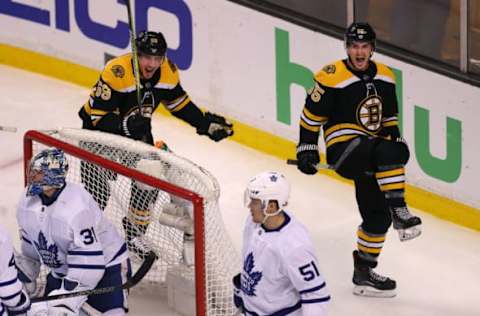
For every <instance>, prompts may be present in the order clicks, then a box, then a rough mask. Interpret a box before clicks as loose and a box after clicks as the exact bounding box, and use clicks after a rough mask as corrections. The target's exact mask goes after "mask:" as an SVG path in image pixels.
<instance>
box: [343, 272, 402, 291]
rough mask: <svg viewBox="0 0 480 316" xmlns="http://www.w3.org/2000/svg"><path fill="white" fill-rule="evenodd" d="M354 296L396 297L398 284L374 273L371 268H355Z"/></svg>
mask: <svg viewBox="0 0 480 316" xmlns="http://www.w3.org/2000/svg"><path fill="white" fill-rule="evenodd" d="M352 281H353V284H355V287H354V288H353V294H355V295H360V296H371V297H394V296H395V295H397V293H395V289H396V287H397V283H396V282H395V281H394V280H392V279H390V278H387V277H385V276H383V275H380V274H378V273H376V272H375V271H373V269H372V268H370V267H362V268H355V270H354V272H353V280H352Z"/></svg>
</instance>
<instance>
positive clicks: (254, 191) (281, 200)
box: [245, 171, 290, 211]
mask: <svg viewBox="0 0 480 316" xmlns="http://www.w3.org/2000/svg"><path fill="white" fill-rule="evenodd" d="M289 195H290V185H289V184H288V182H287V179H286V178H285V176H284V175H283V174H281V173H278V172H276V171H265V172H262V173H260V174H258V175H256V176H255V177H253V178H252V179H251V180H250V181H249V182H248V185H247V189H246V190H245V205H246V206H248V205H249V204H250V201H251V199H259V200H261V201H262V205H263V208H264V209H265V208H266V206H267V204H268V202H269V201H277V203H278V208H279V211H280V210H283V208H284V207H285V206H287V203H288V198H289Z"/></svg>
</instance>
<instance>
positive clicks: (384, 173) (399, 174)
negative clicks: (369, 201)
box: [375, 166, 405, 207]
mask: <svg viewBox="0 0 480 316" xmlns="http://www.w3.org/2000/svg"><path fill="white" fill-rule="evenodd" d="M375 177H376V178H377V182H378V186H379V187H380V191H382V192H383V194H385V199H386V200H387V204H388V205H389V206H391V207H401V206H405V198H404V192H405V168H404V167H403V166H402V167H398V166H396V167H395V166H388V167H383V168H382V170H381V171H378V172H376V173H375Z"/></svg>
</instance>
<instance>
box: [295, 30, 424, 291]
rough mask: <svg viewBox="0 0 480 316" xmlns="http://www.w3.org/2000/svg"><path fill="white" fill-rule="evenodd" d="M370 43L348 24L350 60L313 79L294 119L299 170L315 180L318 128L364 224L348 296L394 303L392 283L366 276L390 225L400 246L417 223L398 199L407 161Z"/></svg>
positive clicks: (391, 89) (389, 81)
mask: <svg viewBox="0 0 480 316" xmlns="http://www.w3.org/2000/svg"><path fill="white" fill-rule="evenodd" d="M375 39H376V35H375V32H374V30H373V29H372V28H371V27H370V25H369V24H368V23H353V24H351V25H350V26H349V27H348V29H347V31H346V33H345V47H346V50H347V55H348V58H346V59H344V60H339V61H336V62H334V63H332V64H329V65H327V66H325V67H323V69H322V70H321V71H320V72H318V73H317V74H316V75H315V78H314V86H313V87H312V88H311V89H310V90H309V91H308V93H307V98H306V101H305V106H304V108H303V112H302V115H301V118H300V140H299V144H298V146H297V159H298V169H299V170H300V171H302V172H303V173H306V174H315V173H316V172H317V169H316V168H315V165H316V164H317V163H319V161H320V157H319V153H318V145H317V144H318V138H319V132H320V128H323V134H324V138H325V144H326V148H327V162H328V163H329V164H331V165H334V166H335V168H336V172H337V173H338V174H339V175H341V176H343V177H345V178H348V179H352V180H353V181H354V183H355V192H356V198H357V203H358V207H359V210H360V214H361V217H362V223H361V225H360V226H359V227H358V231H357V236H358V239H357V246H358V249H357V250H355V251H354V252H353V257H354V275H353V283H354V284H355V289H354V293H355V294H359V295H369V296H394V295H395V291H394V290H395V288H396V283H395V281H394V280H392V279H390V278H387V277H384V276H381V275H378V274H377V273H375V272H374V271H373V270H372V269H373V268H375V267H376V266H377V258H378V256H379V255H380V252H381V250H382V247H383V243H384V241H385V236H386V233H387V230H388V228H389V226H390V225H391V223H392V220H393V228H394V229H396V230H398V233H399V236H400V240H402V241H404V240H409V239H412V238H415V237H417V236H418V235H419V234H420V224H421V220H420V218H418V217H417V216H413V215H412V214H411V213H410V212H409V210H408V208H407V206H406V204H405V199H404V189H405V171H404V167H405V165H406V163H407V161H408V159H409V150H408V146H407V144H406V142H405V141H404V140H403V139H402V138H401V135H400V131H399V128H398V117H397V115H398V107H397V96H396V93H395V77H394V74H393V72H392V71H391V70H390V68H388V67H387V66H385V65H384V64H381V63H379V62H376V61H373V60H371V57H372V55H373V52H374V50H375Z"/></svg>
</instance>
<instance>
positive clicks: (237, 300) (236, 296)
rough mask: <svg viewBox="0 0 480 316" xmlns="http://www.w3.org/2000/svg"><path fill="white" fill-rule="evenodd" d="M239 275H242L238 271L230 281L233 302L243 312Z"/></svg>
mask: <svg viewBox="0 0 480 316" xmlns="http://www.w3.org/2000/svg"><path fill="white" fill-rule="evenodd" d="M241 277H242V276H241V275H240V273H238V274H237V275H235V276H234V277H233V279H232V282H233V303H234V304H235V306H236V307H237V308H238V309H239V310H240V312H243V298H242V285H241Z"/></svg>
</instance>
